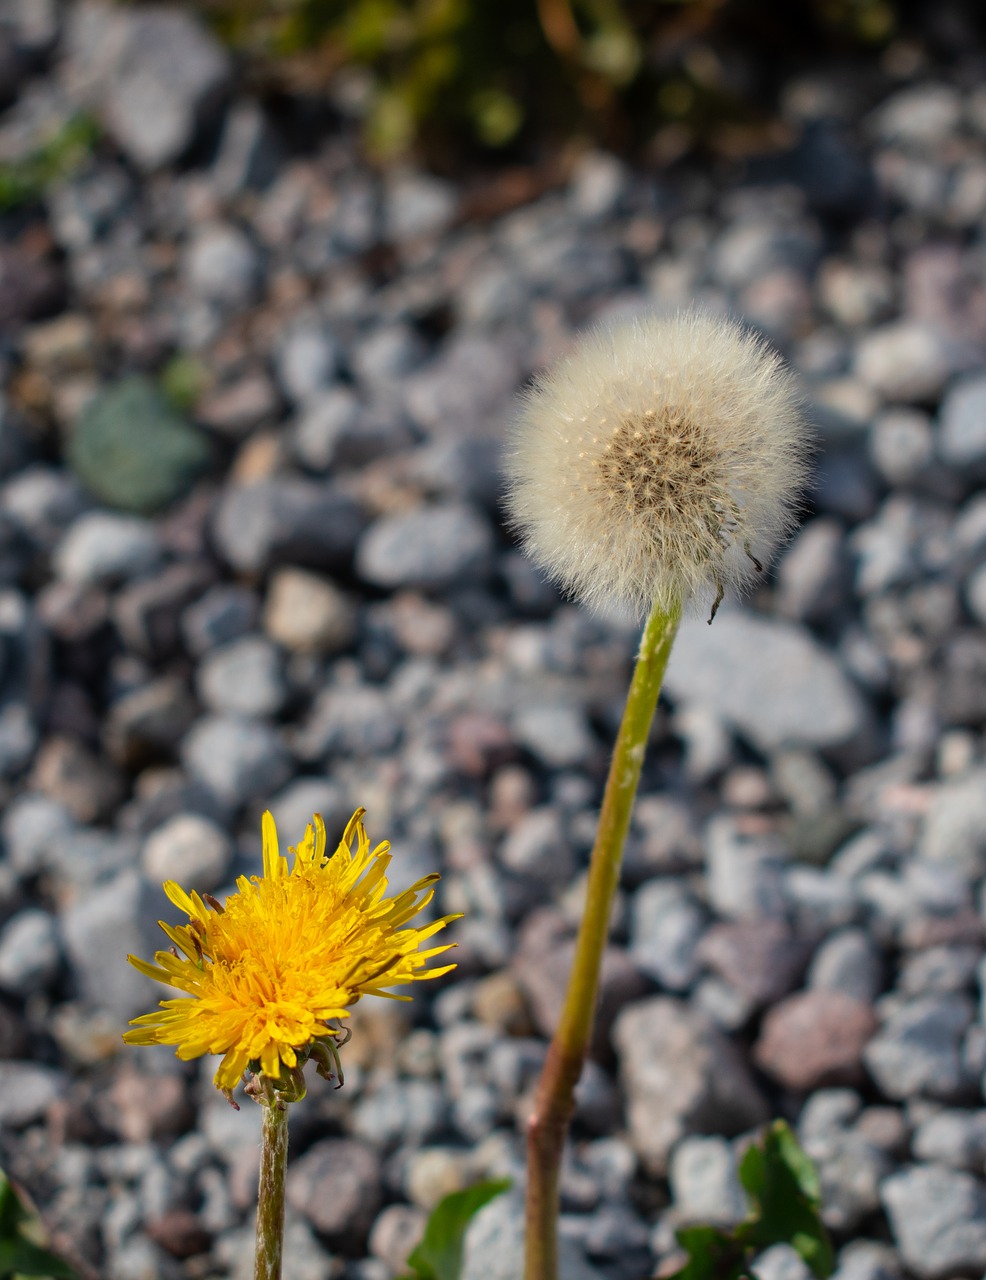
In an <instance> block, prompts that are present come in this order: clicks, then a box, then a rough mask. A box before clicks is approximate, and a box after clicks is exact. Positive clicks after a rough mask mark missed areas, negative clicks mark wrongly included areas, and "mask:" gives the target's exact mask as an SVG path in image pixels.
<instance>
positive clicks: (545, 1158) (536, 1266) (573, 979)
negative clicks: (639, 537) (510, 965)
mask: <svg viewBox="0 0 986 1280" xmlns="http://www.w3.org/2000/svg"><path fill="white" fill-rule="evenodd" d="M680 620H681V608H680V606H679V607H676V608H673V609H663V608H661V607H659V605H655V606H654V607H653V609H652V610H651V613H650V616H649V618H648V619H647V623H646V625H645V627H644V633H643V636H642V638H641V642H640V652H639V654H638V656H637V662H636V666H635V668H634V673H633V679H632V681H631V683H630V692H629V694H628V695H627V702H626V707H625V708H624V711H623V720H622V722H621V724H620V732H619V735H618V737H617V739H616V746H615V747H614V748H613V757H612V760H611V761H610V767H609V776H608V778H607V780H606V791H605V794H604V796H603V805H602V810H601V811H600V815H599V827H598V830H597V832H596V841H595V844H594V845H593V849H592V858H591V860H590V863H589V880H588V886H587V890H586V900H585V910H584V912H583V915H582V921H581V924H580V926H579V932H578V938H577V940H576V944H575V956H574V959H573V961H572V971H571V973H570V975H569V980H568V989H567V991H566V994H565V1002H564V1005H563V1007H562V1013H561V1018H560V1020H559V1023H558V1028H557V1030H556V1031H555V1036H554V1039H553V1040H552V1043H551V1048H550V1049H549V1051H548V1057H547V1059H546V1061H545V1065H544V1070H543V1072H542V1075H541V1080H540V1084H539V1086H538V1092H537V1097H536V1100H535V1104H534V1114H533V1116H532V1117H531V1121H530V1125H529V1128H528V1138H527V1212H526V1256H525V1270H524V1276H525V1280H557V1278H558V1177H559V1170H560V1167H561V1158H562V1151H563V1149H564V1146H565V1138H566V1135H567V1133H568V1126H569V1122H570V1120H571V1118H572V1113H573V1111H574V1110H575V1086H576V1085H577V1084H578V1080H579V1076H580V1075H581V1073H582V1066H583V1064H584V1062H585V1059H586V1055H587V1054H588V1051H589V1042H590V1039H591V1036H592V1027H593V1023H594V1021H595V1015H596V1003H597V999H598V995H599V973H600V969H601V967H602V959H603V952H604V951H605V948H606V940H607V937H608V933H609V918H610V912H611V909H612V905H613V896H614V894H615V892H616V886H617V884H618V883H619V878H620V862H621V859H622V855H623V845H624V842H625V840H626V834H627V830H628V828H629V826H630V814H631V812H632V809H633V802H634V798H635V797H636V794H637V784H638V782H639V781H640V771H641V768H642V767H643V763H644V754H645V752H646V750H647V738H648V735H649V734H650V727H651V724H652V722H653V719H654V712H655V710H656V708H657V699H658V696H659V695H660V692H661V684H662V682H663V680H664V672H665V670H666V668H667V665H668V658H669V656H670V654H671V646H672V644H673V643H674V638H675V635H676V634H677V631H678V623H679V622H680Z"/></svg>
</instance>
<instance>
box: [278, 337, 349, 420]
mask: <svg viewBox="0 0 986 1280" xmlns="http://www.w3.org/2000/svg"><path fill="white" fill-rule="evenodd" d="M339 360H340V352H339V348H338V345H337V344H336V342H335V341H334V340H333V338H332V337H331V335H330V334H328V333H327V332H326V331H325V328H324V327H323V325H321V324H320V323H319V322H318V321H317V320H313V319H309V320H305V321H303V322H301V323H299V324H296V325H295V326H294V327H293V328H291V329H290V330H289V331H288V332H287V334H286V335H285V337H284V339H283V341H282V342H281V344H280V346H279V347H278V350H277V366H276V367H277V380H278V382H279V383H280V385H281V387H282V389H283V391H284V394H285V395H286V396H287V397H288V399H289V400H290V401H292V403H294V404H305V403H306V402H308V401H310V400H311V399H312V397H313V396H316V395H318V394H319V393H320V392H323V391H324V390H325V388H326V387H328V386H329V385H330V383H331V382H332V379H333V378H334V377H335V374H336V370H337V368H338V366H339Z"/></svg>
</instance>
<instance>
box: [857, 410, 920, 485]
mask: <svg viewBox="0 0 986 1280" xmlns="http://www.w3.org/2000/svg"><path fill="white" fill-rule="evenodd" d="M934 448H935V438H934V434H933V432H932V430H931V423H930V422H929V420H928V416H927V414H924V413H920V412H919V411H918V410H916V409H892V410H890V411H888V412H887V413H882V414H880V416H879V417H878V418H877V419H876V421H875V422H874V423H873V430H872V432H871V434H870V457H871V458H872V459H873V461H874V462H875V463H876V466H877V467H878V469H879V470H880V472H881V474H882V475H883V477H884V479H885V480H887V481H888V482H889V483H890V484H892V485H904V484H908V483H910V482H911V481H912V480H916V479H919V478H920V476H921V475H922V474H923V472H924V471H925V469H926V468H927V466H928V463H929V462H930V461H931V457H932V454H933V453H934Z"/></svg>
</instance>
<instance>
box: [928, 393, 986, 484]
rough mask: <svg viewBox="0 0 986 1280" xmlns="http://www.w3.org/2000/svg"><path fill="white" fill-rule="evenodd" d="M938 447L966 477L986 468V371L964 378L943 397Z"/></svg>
mask: <svg viewBox="0 0 986 1280" xmlns="http://www.w3.org/2000/svg"><path fill="white" fill-rule="evenodd" d="M938 450H939V453H940V454H941V456H942V458H943V459H944V460H945V462H947V463H948V464H949V466H951V467H954V468H955V469H956V470H957V471H959V472H960V473H961V474H962V476H963V477H966V478H973V477H975V476H979V475H981V474H983V473H984V470H986V374H982V373H980V374H975V375H971V376H969V377H967V378H961V379H960V380H959V381H958V382H957V383H955V385H954V386H952V387H950V388H949V391H948V394H947V395H946V396H945V398H944V400H943V401H942V406H941V413H940V415H939V423H938Z"/></svg>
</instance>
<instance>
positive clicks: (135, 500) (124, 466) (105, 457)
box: [67, 376, 211, 515]
mask: <svg viewBox="0 0 986 1280" xmlns="http://www.w3.org/2000/svg"><path fill="white" fill-rule="evenodd" d="M67 459H68V464H69V466H70V467H71V468H72V470H73V471H74V472H75V474H76V475H77V476H78V477H79V479H80V480H81V481H82V483H83V484H84V485H85V486H86V488H87V489H89V490H90V492H91V493H92V494H93V495H94V496H95V497H97V498H99V499H100V501H102V502H104V503H106V505H107V506H110V507H117V508H118V509H119V510H121V511H135V512H137V513H139V514H141V515H149V514H151V513H152V512H154V511H159V510H160V509H161V508H162V507H166V506H167V505H168V504H169V503H171V502H174V501H175V499H176V498H180V497H182V496H183V495H184V494H186V493H187V492H188V491H189V489H190V488H191V486H192V484H193V483H194V482H195V480H196V479H197V478H198V477H199V476H200V475H201V474H202V472H203V471H204V470H205V469H206V467H208V465H209V462H210V460H211V449H210V447H209V441H208V439H207V438H206V436H205V435H204V434H203V433H202V432H201V431H199V430H198V428H197V427H194V426H192V424H191V423H190V422H187V421H186V420H185V418H183V417H182V416H181V414H180V413H178V411H177V410H176V409H174V408H173V407H172V406H171V405H170V404H169V403H168V401H167V400H166V399H165V398H164V396H163V395H162V394H161V392H160V391H158V389H157V387H156V386H155V385H154V384H153V383H152V382H150V381H148V380H147V379H146V378H142V377H138V376H133V377H128V378H123V379H122V380H121V381H119V382H116V383H114V384H113V385H112V386H111V387H108V388H107V389H106V390H105V391H103V392H101V393H100V394H99V395H98V396H96V397H95V399H94V400H92V401H91V402H90V403H89V404H88V405H87V406H86V408H85V410H84V411H83V413H82V415H81V416H80V418H79V421H78V423H77V424H76V426H75V429H74V431H73V432H72V435H71V437H70V439H69V442H68V448H67Z"/></svg>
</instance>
